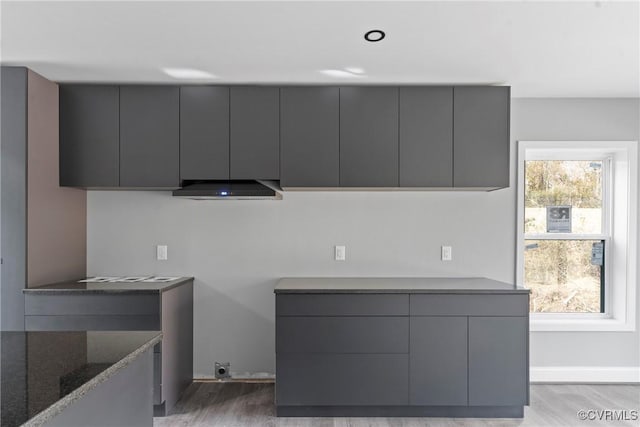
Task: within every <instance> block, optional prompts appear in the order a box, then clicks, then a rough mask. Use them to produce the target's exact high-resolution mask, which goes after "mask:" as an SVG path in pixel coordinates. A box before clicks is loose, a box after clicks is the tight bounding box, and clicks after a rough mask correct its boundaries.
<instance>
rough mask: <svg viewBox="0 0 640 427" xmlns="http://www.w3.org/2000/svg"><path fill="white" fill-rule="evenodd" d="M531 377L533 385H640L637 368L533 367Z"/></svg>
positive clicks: (638, 369) (639, 375) (530, 371)
mask: <svg viewBox="0 0 640 427" xmlns="http://www.w3.org/2000/svg"><path fill="white" fill-rule="evenodd" d="M529 375H530V378H531V382H532V383H640V367H635V366H623V367H607V366H549V367H534V366H532V367H531V368H530V370H529Z"/></svg>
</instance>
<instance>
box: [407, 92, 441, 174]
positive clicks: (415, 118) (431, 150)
mask: <svg viewBox="0 0 640 427" xmlns="http://www.w3.org/2000/svg"><path fill="white" fill-rule="evenodd" d="M399 126H400V134H399V135H400V142H399V146H400V154H399V155H400V186H401V187H451V186H452V185H453V88H451V87H403V88H400V124H399Z"/></svg>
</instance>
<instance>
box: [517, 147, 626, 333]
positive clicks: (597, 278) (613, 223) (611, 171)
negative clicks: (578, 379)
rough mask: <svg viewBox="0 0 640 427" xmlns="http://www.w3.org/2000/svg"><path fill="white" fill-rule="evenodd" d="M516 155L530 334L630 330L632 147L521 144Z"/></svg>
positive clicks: (522, 279)
mask: <svg viewBox="0 0 640 427" xmlns="http://www.w3.org/2000/svg"><path fill="white" fill-rule="evenodd" d="M518 154H519V158H518V250H517V253H518V266H517V283H518V284H519V285H520V286H525V287H527V288H529V289H531V306H530V310H531V313H532V315H531V316H532V330H629V329H633V328H635V304H634V302H635V269H636V262H635V260H636V258H635V254H636V249H635V248H636V246H635V245H636V240H637V228H636V222H637V220H636V218H637V212H636V203H637V200H636V199H637V148H636V143H633V142H617V141H616V142H593V141H588V142H549V141H545V142H534V141H521V142H519V149H518Z"/></svg>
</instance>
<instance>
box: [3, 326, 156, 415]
mask: <svg viewBox="0 0 640 427" xmlns="http://www.w3.org/2000/svg"><path fill="white" fill-rule="evenodd" d="M161 339H162V333H160V332H153V331H134V332H130V331H122V332H104V331H83V332H2V333H1V338H0V341H1V343H0V345H1V347H0V348H1V352H2V359H1V360H2V361H1V364H0V370H1V372H0V380H1V384H0V386H1V387H2V388H1V394H0V413H1V414H2V416H1V422H0V424H1V425H2V427H14V426H24V427H36V426H41V425H43V424H45V423H46V422H47V421H49V420H50V419H51V418H53V417H54V416H56V415H58V414H59V413H61V412H62V411H63V410H64V409H65V408H66V407H68V406H69V405H70V404H72V403H73V402H75V401H76V400H78V399H81V398H82V397H83V396H84V395H85V394H86V393H87V392H89V391H90V390H92V389H93V388H95V387H96V386H97V385H99V384H100V383H102V382H104V381H106V380H108V379H109V378H111V377H112V376H113V375H114V374H115V373H116V372H118V371H119V370H121V369H123V368H124V367H126V366H128V365H129V364H130V363H131V362H133V361H134V360H135V359H137V358H138V357H139V356H140V355H141V354H142V353H144V352H145V351H146V350H148V349H150V348H151V347H153V346H154V345H155V344H157V343H159V342H160V341H161ZM105 404H108V402H105Z"/></svg>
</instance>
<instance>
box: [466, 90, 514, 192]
mask: <svg viewBox="0 0 640 427" xmlns="http://www.w3.org/2000/svg"><path fill="white" fill-rule="evenodd" d="M510 93H511V92H510V88H509V87H505V86H456V87H455V88H454V89H453V94H454V97H453V117H454V121H453V164H454V168H453V186H454V187H462V188H466V187H470V188H488V189H492V188H504V187H508V186H509V145H510V133H509V111H510V99H511V98H510Z"/></svg>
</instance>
